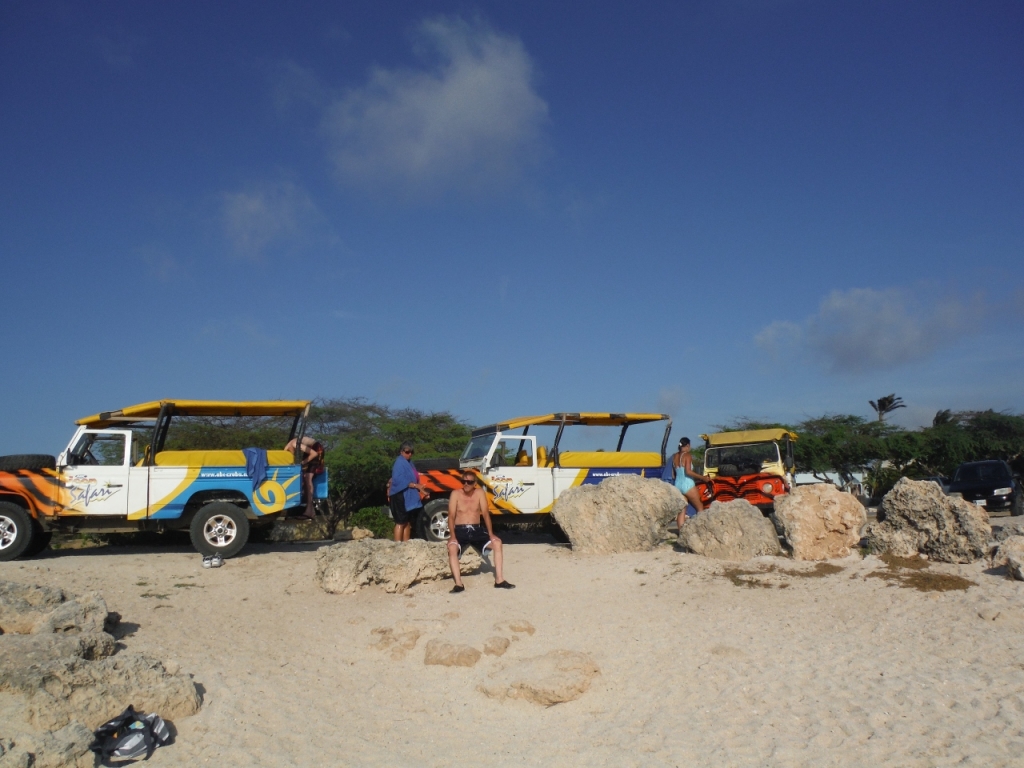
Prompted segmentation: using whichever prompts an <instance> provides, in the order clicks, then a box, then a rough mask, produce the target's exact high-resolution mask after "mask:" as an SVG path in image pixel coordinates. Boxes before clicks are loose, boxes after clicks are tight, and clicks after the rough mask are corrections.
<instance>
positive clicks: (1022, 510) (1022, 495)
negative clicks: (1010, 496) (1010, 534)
mask: <svg viewBox="0 0 1024 768" xmlns="http://www.w3.org/2000/svg"><path fill="white" fill-rule="evenodd" d="M1010 514H1011V515H1012V516H1013V517H1020V516H1021V515H1024V490H1018V491H1017V496H1016V497H1015V498H1014V500H1013V506H1012V507H1010Z"/></svg>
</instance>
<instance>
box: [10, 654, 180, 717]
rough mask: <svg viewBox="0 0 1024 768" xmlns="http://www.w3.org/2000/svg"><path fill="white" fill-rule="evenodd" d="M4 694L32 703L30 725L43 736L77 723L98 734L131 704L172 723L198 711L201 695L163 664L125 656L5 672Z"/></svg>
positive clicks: (65, 660) (65, 661)
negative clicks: (20, 696) (21, 695)
mask: <svg viewBox="0 0 1024 768" xmlns="http://www.w3.org/2000/svg"><path fill="white" fill-rule="evenodd" d="M0 688H7V689H10V690H15V691H20V692H21V693H24V694H25V695H26V696H27V698H28V716H29V722H30V723H31V724H32V725H33V726H34V727H36V728H39V729H42V730H54V729H56V728H62V727H64V726H65V725H67V724H68V723H69V722H71V721H72V720H78V721H81V722H82V723H84V724H85V725H86V726H88V727H89V728H93V729H94V728H97V727H98V726H100V725H102V724H103V723H105V722H106V721H107V720H109V719H110V718H112V717H114V716H115V715H117V714H119V713H120V712H121V711H122V710H124V708H125V707H126V706H127V705H128V704H131V705H132V706H134V707H135V709H137V710H139V711H142V712H157V713H159V714H160V716H161V717H163V718H164V719H167V720H174V719H176V718H179V717H188V716H189V715H194V714H195V713H196V712H198V711H199V706H200V700H199V693H198V691H196V687H195V685H194V684H193V683H192V680H191V679H190V678H189V677H188V676H187V675H185V674H183V673H178V674H176V675H171V674H169V673H168V672H167V670H166V669H165V668H164V666H163V664H161V663H160V662H159V661H157V660H155V659H152V658H150V657H148V656H144V655H142V654H139V653H128V652H123V653H120V654H118V655H117V656H112V657H110V658H106V659H100V660H98V661H88V660H85V659H80V658H74V657H65V658H61V659H57V660H54V661H49V662H46V663H43V664H39V665H34V666H30V667H20V668H18V669H15V670H10V671H8V670H6V669H5V670H3V679H2V680H0Z"/></svg>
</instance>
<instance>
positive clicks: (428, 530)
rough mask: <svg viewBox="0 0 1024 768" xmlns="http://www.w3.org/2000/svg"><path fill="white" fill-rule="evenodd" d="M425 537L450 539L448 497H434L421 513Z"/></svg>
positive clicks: (440, 539) (429, 538) (430, 539)
mask: <svg viewBox="0 0 1024 768" xmlns="http://www.w3.org/2000/svg"><path fill="white" fill-rule="evenodd" d="M420 518H421V521H422V522H421V523H420V525H421V527H422V532H423V538H424V539H426V540H427V541H447V540H448V499H434V500H433V501H431V502H428V503H427V506H425V507H424V508H423V512H421V513H420Z"/></svg>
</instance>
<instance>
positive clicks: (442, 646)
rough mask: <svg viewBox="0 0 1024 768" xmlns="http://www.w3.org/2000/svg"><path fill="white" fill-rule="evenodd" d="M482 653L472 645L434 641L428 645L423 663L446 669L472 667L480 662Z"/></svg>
mask: <svg viewBox="0 0 1024 768" xmlns="http://www.w3.org/2000/svg"><path fill="white" fill-rule="evenodd" d="M480 655H481V654H480V651H478V650H477V649H476V648H474V647H473V646H471V645H457V644H455V643H448V642H445V641H444V640H439V639H434V640H431V641H430V642H429V643H427V647H426V652H425V653H424V655H423V663H424V664H427V665H432V664H436V665H440V666H444V667H472V666H473V665H474V664H476V663H477V662H478V661H480Z"/></svg>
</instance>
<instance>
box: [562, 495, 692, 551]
mask: <svg viewBox="0 0 1024 768" xmlns="http://www.w3.org/2000/svg"><path fill="white" fill-rule="evenodd" d="M685 507H686V499H685V497H684V496H683V495H682V494H681V493H680V492H679V491H678V490H677V489H676V488H675V487H674V486H671V485H669V484H668V483H666V482H663V481H662V480H660V479H653V478H644V477H640V476H639V475H615V476H614V477H610V478H608V479H607V480H604V481H603V482H601V483H599V484H598V485H580V486H577V487H576V488H570V489H569V490H567V491H565V492H564V493H563V494H562V495H561V496H559V497H558V499H557V500H556V501H555V505H554V507H553V508H552V510H551V516H552V517H553V518H554V519H555V522H557V523H558V525H559V527H560V528H561V529H562V530H563V531H564V532H565V535H566V536H568V537H569V541H570V542H571V543H572V548H573V551H574V552H585V553H594V554H611V553H614V552H643V551H646V550H650V549H654V548H655V547H656V546H657V545H658V544H660V543H661V542H662V541H663V540H664V538H665V534H666V531H667V526H668V523H669V522H671V521H672V520H675V518H676V515H678V514H679V512H680V511H681V510H683V509H684V508H685Z"/></svg>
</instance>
